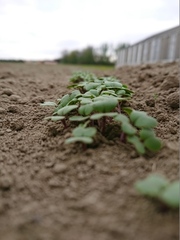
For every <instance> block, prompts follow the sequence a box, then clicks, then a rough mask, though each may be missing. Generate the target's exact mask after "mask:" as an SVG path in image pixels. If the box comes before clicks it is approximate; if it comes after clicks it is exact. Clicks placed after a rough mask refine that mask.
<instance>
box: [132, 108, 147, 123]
mask: <svg viewBox="0 0 180 240" xmlns="http://www.w3.org/2000/svg"><path fill="white" fill-rule="evenodd" d="M146 115H147V113H146V112H143V111H135V110H133V111H132V112H131V114H130V119H131V121H132V122H135V121H136V120H137V119H139V118H141V117H143V116H146Z"/></svg>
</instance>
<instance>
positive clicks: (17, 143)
mask: <svg viewBox="0 0 180 240" xmlns="http://www.w3.org/2000/svg"><path fill="white" fill-rule="evenodd" d="M75 70H80V69H78V67H68V66H61V65H46V64H44V65H43V64H30V63H29V64H8V63H5V64H4V63H1V64H0V239H1V240H94V239H97V240H116V239H117V240H121V239H122V240H160V239H163V240H177V239H179V234H178V223H179V221H178V217H179V214H178V211H172V210H164V209H162V208H161V207H160V206H159V205H158V204H157V203H155V202H152V201H150V200H149V199H146V198H144V197H142V196H140V195H139V194H138V193H137V192H136V191H135V190H134V186H133V185H134V183H135V182H136V181H137V180H139V179H141V178H144V177H147V176H148V175H149V174H151V173H160V174H163V175H164V176H165V177H167V178H168V179H169V180H177V179H178V169H179V164H178V155H179V146H178V138H179V134H178V129H179V127H178V126H179V120H178V117H179V110H178V107H179V81H178V71H179V70H178V64H177V63H171V64H156V65H142V66H138V67H123V68H120V69H115V70H108V71H104V72H102V71H98V70H95V71H94V72H95V73H96V74H99V75H101V76H103V75H106V76H109V75H113V76H116V77H118V78H119V79H120V81H121V82H122V83H124V84H127V85H128V86H129V87H130V88H131V89H132V90H134V96H133V98H132V100H131V102H130V104H131V106H132V107H133V108H134V109H136V110H144V111H146V112H147V113H148V114H149V115H151V116H153V117H155V118H156V119H157V120H158V122H159V124H158V127H157V128H156V134H157V136H158V137H160V138H161V139H162V140H163V148H162V149H161V151H159V152H158V153H156V154H148V155H146V156H138V155H137V154H136V153H135V151H134V149H133V147H132V146H130V145H128V144H126V145H125V144H121V143H119V142H118V141H117V139H114V140H110V141H104V142H102V143H101V144H99V146H98V147H96V148H90V149H88V150H87V151H84V152H83V151H82V149H81V148H79V147H78V145H70V146H67V145H65V144H64V140H65V138H67V137H68V136H69V135H70V132H71V129H70V128H68V129H66V130H64V129H63V126H62V125H61V123H53V122H48V121H45V120H44V117H46V116H49V115H51V113H52V109H51V108H48V107H47V108H42V107H41V106H40V103H41V102H43V101H45V100H46V101H49V100H50V101H54V100H56V99H57V98H60V97H62V96H63V95H64V94H66V93H68V92H69V90H68V89H67V86H68V79H69V77H70V76H71V75H72V72H74V71H75ZM81 70H82V69H81Z"/></svg>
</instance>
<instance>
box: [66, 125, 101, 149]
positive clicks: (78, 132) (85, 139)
mask: <svg viewBox="0 0 180 240" xmlns="http://www.w3.org/2000/svg"><path fill="white" fill-rule="evenodd" d="M86 125H87V123H86V124H84V125H80V126H78V127H76V128H75V129H74V130H73V132H72V135H73V137H70V138H68V139H67V140H66V141H65V143H75V142H81V144H82V146H83V149H86V144H91V143H93V137H94V136H95V134H96V131H97V130H96V128H94V127H86Z"/></svg>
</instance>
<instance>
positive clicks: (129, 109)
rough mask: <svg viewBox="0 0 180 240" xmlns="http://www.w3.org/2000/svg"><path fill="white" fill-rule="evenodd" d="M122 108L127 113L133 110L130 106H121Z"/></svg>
mask: <svg viewBox="0 0 180 240" xmlns="http://www.w3.org/2000/svg"><path fill="white" fill-rule="evenodd" d="M122 110H123V111H124V112H125V113H127V114H128V115H130V114H131V113H132V111H133V110H132V108H129V107H123V108H122Z"/></svg>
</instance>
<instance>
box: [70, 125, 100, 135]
mask: <svg viewBox="0 0 180 240" xmlns="http://www.w3.org/2000/svg"><path fill="white" fill-rule="evenodd" d="M96 132H97V130H96V128H94V127H87V128H84V127H81V126H79V127H77V128H75V129H74V130H73V136H75V137H93V136H94V135H95V134H96Z"/></svg>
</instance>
